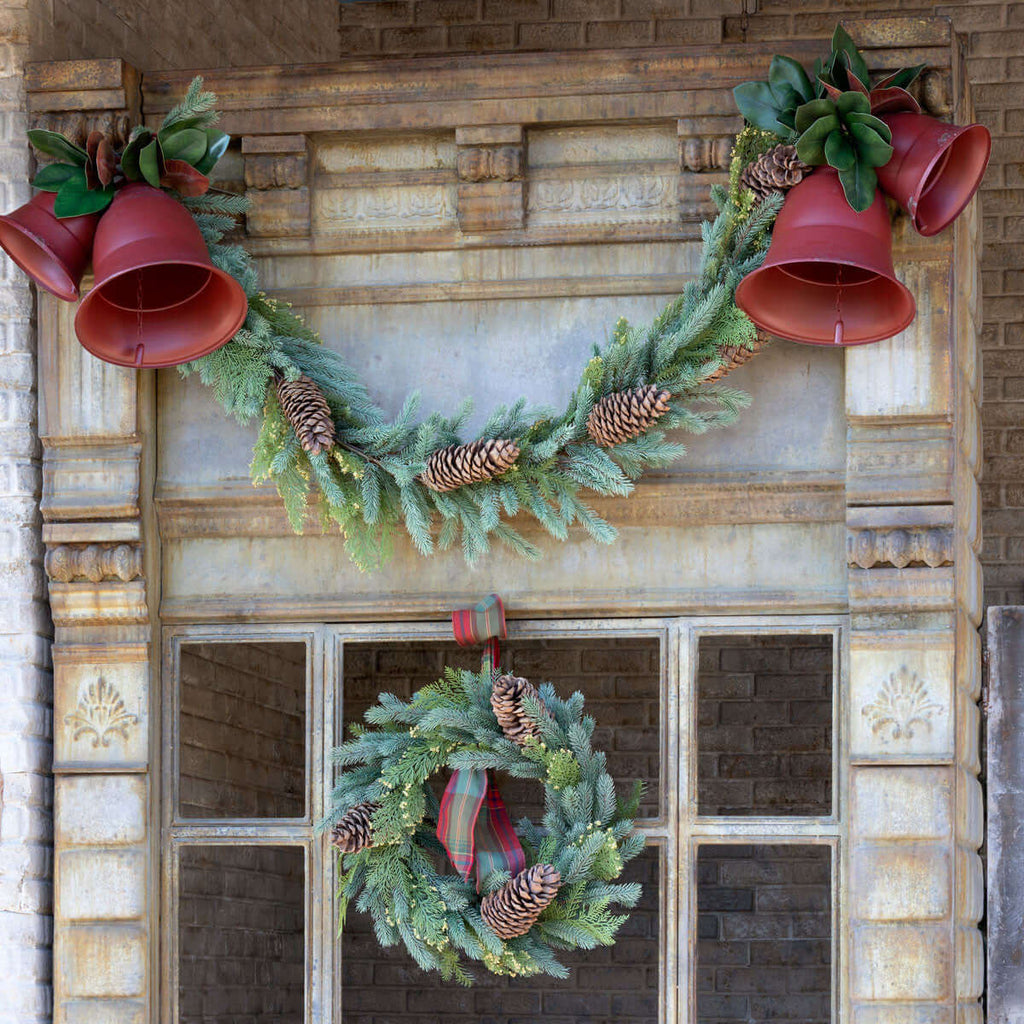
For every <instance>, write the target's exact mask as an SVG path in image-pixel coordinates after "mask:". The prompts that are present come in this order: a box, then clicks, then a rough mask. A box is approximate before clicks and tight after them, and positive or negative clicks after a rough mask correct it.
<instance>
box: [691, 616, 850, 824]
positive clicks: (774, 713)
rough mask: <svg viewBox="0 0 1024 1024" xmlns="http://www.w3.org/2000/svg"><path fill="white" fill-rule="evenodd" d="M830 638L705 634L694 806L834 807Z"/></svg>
mask: <svg viewBox="0 0 1024 1024" xmlns="http://www.w3.org/2000/svg"><path fill="white" fill-rule="evenodd" d="M832 661H833V657H832V637H831V636H828V635H825V636H813V635H812V636H784V635H779V636H704V637H701V638H700V648H699V662H698V666H699V667H698V672H697V705H698V706H697V714H698V754H699V758H698V785H697V805H698V813H699V814H704V815H827V814H830V813H831V811H832V673H833V665H832Z"/></svg>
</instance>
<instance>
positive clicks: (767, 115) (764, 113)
mask: <svg viewBox="0 0 1024 1024" xmlns="http://www.w3.org/2000/svg"><path fill="white" fill-rule="evenodd" d="M732 94H733V96H734V97H735V99H736V106H737V107H739V109H740V113H741V114H742V115H743V116H744V117H745V118H746V119H747V120H748V121H749V122H750V123H751V124H752V125H755V126H756V127H758V128H762V129H764V131H767V132H778V131H779V128H780V127H783V130H785V129H784V126H780V123H779V113H780V111H779V105H778V103H776V101H775V96H774V94H773V93H772V89H771V86H770V85H769V84H768V83H767V82H744V83H743V84H742V85H737V86H736V88H735V89H733V91H732Z"/></svg>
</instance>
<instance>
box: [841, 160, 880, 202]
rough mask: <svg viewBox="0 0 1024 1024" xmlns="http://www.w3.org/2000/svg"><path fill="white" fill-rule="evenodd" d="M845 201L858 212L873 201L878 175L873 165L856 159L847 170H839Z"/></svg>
mask: <svg viewBox="0 0 1024 1024" xmlns="http://www.w3.org/2000/svg"><path fill="white" fill-rule="evenodd" d="M839 181H840V184H841V185H842V186H843V193H844V194H845V195H846V201H847V202H848V203H849V204H850V205H851V206H852V207H853V208H854V209H855V210H856V211H857V212H858V213H863V212H864V211H865V210H866V209H868V207H869V206H871V204H872V203H873V202H874V201H875V190H876V189H877V187H878V175H876V174H875V169H874V167H869V166H868V165H867V164H865V163H862V162H861V161H859V160H858V161H857V162H856V163H855V164H854V165H853V166H852V167H851V168H850V169H849V170H846V171H840V172H839Z"/></svg>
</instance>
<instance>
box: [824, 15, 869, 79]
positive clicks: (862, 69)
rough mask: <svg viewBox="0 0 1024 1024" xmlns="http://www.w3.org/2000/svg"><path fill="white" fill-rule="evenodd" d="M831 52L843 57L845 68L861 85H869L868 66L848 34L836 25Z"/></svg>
mask: <svg viewBox="0 0 1024 1024" xmlns="http://www.w3.org/2000/svg"><path fill="white" fill-rule="evenodd" d="M832 50H833V52H834V53H837V54H842V55H843V57H844V58H845V59H846V64H847V67H848V68H849V70H850V72H851V73H852V74H854V75H856V76H857V78H858V79H859V80H860V83H861V85H864V86H869V85H870V84H871V74H870V73H869V71H868V66H867V64H866V63H865V62H864V58H863V57H862V56H861V55H860V50H858V49H857V44H856V43H855V42H854V41H853V40H852V39H851V38H850V33H849V32H847V31H846V29H845V28H843V26H842V25H836V30H835V32H833V33H832Z"/></svg>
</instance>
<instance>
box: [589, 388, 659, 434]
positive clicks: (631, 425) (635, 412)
mask: <svg viewBox="0 0 1024 1024" xmlns="http://www.w3.org/2000/svg"><path fill="white" fill-rule="evenodd" d="M671 397H672V396H671V395H670V394H669V393H668V392H667V391H663V390H662V389H661V388H659V387H658V385H657V384H648V385H647V386H646V387H642V388H633V389H632V390H630V391H614V392H612V394H610V395H605V397H604V398H602V399H601V400H600V401H599V402H597V403H596V404H595V405H594V408H593V409H591V410H590V415H589V416H588V417H587V433H588V434H589V435H590V437H591V438H592V440H593V441H594V442H595V443H596V444H599V445H601V447H602V448H611V447H612V446H613V445H617V444H622V442H623V441H630V440H632V439H633V438H634V437H639V436H640V435H641V434H642V433H643V432H644V431H645V430H649V429H650V428H651V426H652V425H653V424H654V423H655V422H657V420H659V419H661V417H662V416H664V415H665V413H667V412H668V401H669V399H670V398H671Z"/></svg>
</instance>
